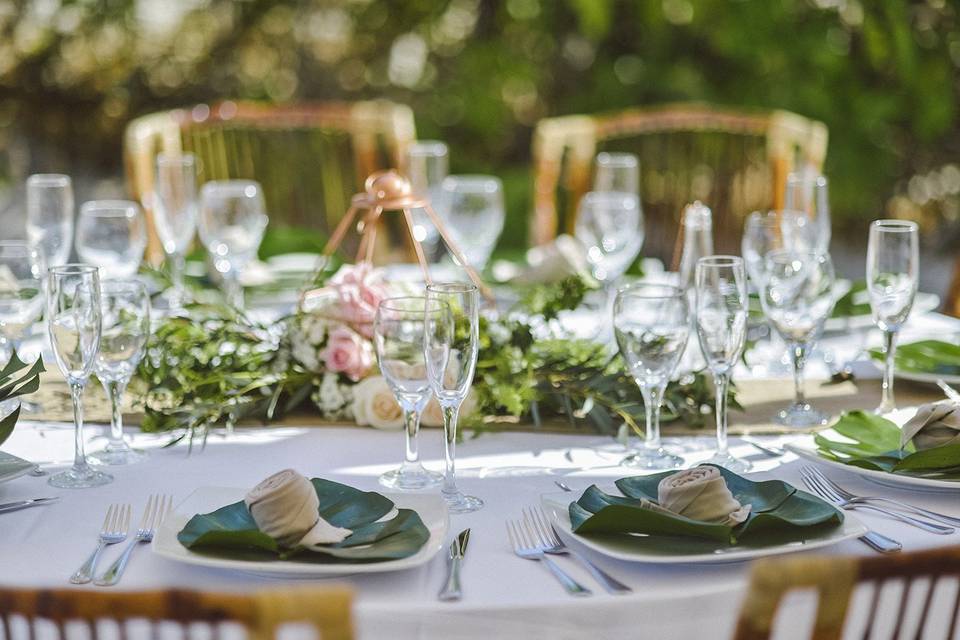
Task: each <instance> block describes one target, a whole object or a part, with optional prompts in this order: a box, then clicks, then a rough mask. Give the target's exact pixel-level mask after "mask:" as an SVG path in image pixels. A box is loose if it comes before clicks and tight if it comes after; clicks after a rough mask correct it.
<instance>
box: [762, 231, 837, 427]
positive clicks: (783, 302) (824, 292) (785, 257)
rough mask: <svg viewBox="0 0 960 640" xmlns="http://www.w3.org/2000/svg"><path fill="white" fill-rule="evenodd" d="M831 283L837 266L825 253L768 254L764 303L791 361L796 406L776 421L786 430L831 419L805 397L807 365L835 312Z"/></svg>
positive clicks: (779, 416) (775, 252)
mask: <svg viewBox="0 0 960 640" xmlns="http://www.w3.org/2000/svg"><path fill="white" fill-rule="evenodd" d="M833 285H834V271H833V262H832V261H831V260H830V256H829V255H828V254H826V253H818V252H810V251H807V252H803V251H791V250H789V249H779V250H776V251H772V252H770V253H769V254H767V257H766V278H765V280H764V284H763V291H762V293H761V295H760V302H761V304H762V306H763V311H764V313H765V314H766V316H767V319H768V320H769V321H770V324H772V325H773V327H774V329H776V330H777V333H779V334H780V336H781V337H782V338H783V340H784V341H785V342H786V343H787V348H788V351H789V353H790V356H791V358H792V360H793V382H794V388H795V397H794V402H793V404H792V405H790V406H789V407H787V408H786V409H784V410H782V411H780V412H779V413H778V414H777V416H776V417H775V420H776V422H778V423H779V424H782V425H784V426H787V427H811V426H815V425H820V424H825V423H826V421H827V418H828V416H827V415H826V414H824V413H821V412H820V411H817V410H816V409H814V408H813V407H811V406H810V404H809V403H808V402H807V401H806V398H805V397H804V390H803V367H804V365H805V364H806V359H807V355H808V354H809V352H810V350H811V349H813V346H814V344H815V343H816V341H817V339H818V338H819V337H820V334H821V332H822V331H823V325H824V323H825V322H826V320H827V318H829V317H830V314H831V313H832V312H833V305H834V302H836V300H835V299H834V296H833Z"/></svg>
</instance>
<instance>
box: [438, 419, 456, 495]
mask: <svg viewBox="0 0 960 640" xmlns="http://www.w3.org/2000/svg"><path fill="white" fill-rule="evenodd" d="M441 408H442V409H443V437H444V449H443V455H444V461H445V463H446V467H445V470H444V474H443V490H442V491H443V493H445V494H451V495H454V494H458V493H460V492H459V490H458V489H457V479H456V473H457V469H456V458H457V420H458V418H459V413H460V407H459V406H454V405H446V406H443V407H441Z"/></svg>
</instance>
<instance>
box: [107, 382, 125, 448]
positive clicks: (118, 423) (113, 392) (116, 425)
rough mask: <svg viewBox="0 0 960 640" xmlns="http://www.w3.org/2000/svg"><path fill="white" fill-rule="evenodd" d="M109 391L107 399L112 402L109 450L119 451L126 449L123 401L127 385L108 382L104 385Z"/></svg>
mask: <svg viewBox="0 0 960 640" xmlns="http://www.w3.org/2000/svg"><path fill="white" fill-rule="evenodd" d="M104 387H105V388H106V390H107V397H108V399H109V400H110V409H111V413H110V444H109V446H108V448H109V449H112V450H117V449H122V448H125V445H126V443H125V442H124V441H123V411H122V410H121V401H122V400H123V392H124V390H125V389H126V387H127V385H126V384H125V383H123V382H108V383H106V384H105V385H104Z"/></svg>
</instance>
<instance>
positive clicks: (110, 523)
mask: <svg viewBox="0 0 960 640" xmlns="http://www.w3.org/2000/svg"><path fill="white" fill-rule="evenodd" d="M129 529H130V505H129V504H112V505H110V506H109V507H108V508H107V515H106V516H105V517H104V519H103V526H102V527H100V535H99V536H98V537H97V548H96V549H95V550H94V552H93V553H91V554H90V557H89V558H87V561H86V562H84V563H83V564H82V565H81V566H80V568H79V569H77V570H76V571H75V572H74V573H73V575H72V576H70V582H72V583H73V584H86V583H88V582H90V581H91V580H93V572H94V571H95V570H96V568H97V560H99V559H100V552H102V551H103V548H104V547H105V546H107V545H108V544H117V543H118V542H123V541H124V540H126V539H127V531H128V530H129Z"/></svg>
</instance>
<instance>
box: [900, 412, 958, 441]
mask: <svg viewBox="0 0 960 640" xmlns="http://www.w3.org/2000/svg"><path fill="white" fill-rule="evenodd" d="M911 440H913V445H914V446H915V447H916V448H917V450H918V451H922V450H923V449H932V448H934V447H940V446H943V445H945V444H960V404H958V403H956V402H953V401H952V400H942V401H940V402H931V403H930V404H924V405H920V407H919V408H918V409H917V413H916V415H914V416H913V417H912V418H910V419H909V420H908V421H907V423H906V424H905V425H903V429H902V431H901V433H900V447H901V448H903V447H905V446H907V443H908V442H910V441H911Z"/></svg>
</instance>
